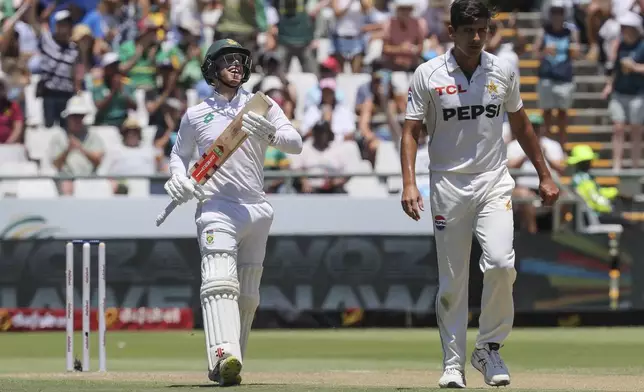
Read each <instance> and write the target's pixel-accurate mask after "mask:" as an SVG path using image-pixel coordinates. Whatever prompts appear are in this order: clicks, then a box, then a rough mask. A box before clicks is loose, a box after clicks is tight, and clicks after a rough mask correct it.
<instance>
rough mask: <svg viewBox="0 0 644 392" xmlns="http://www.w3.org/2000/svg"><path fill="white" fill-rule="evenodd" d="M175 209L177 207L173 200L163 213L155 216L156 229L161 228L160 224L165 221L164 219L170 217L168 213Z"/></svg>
mask: <svg viewBox="0 0 644 392" xmlns="http://www.w3.org/2000/svg"><path fill="white" fill-rule="evenodd" d="M176 207H177V203H175V202H174V200H173V201H171V202H170V204H168V205H167V206H166V208H165V209H164V210H163V211H161V213H160V214H159V216H157V220H156V222H157V227H159V226H161V224H162V223H163V222H164V221H165V218H167V217H168V215H170V213H171V212H172V211H174V209H175V208H176Z"/></svg>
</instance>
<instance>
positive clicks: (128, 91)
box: [91, 52, 137, 127]
mask: <svg viewBox="0 0 644 392" xmlns="http://www.w3.org/2000/svg"><path fill="white" fill-rule="evenodd" d="M119 64H120V62H119V56H118V55H117V54H116V53H112V52H111V53H106V54H105V55H103V58H102V60H101V67H103V78H102V79H96V80H94V84H93V86H92V88H91V92H92V97H93V99H94V104H95V105H96V117H95V119H94V124H95V125H113V126H115V127H120V126H121V125H122V124H123V121H125V119H126V118H127V114H128V109H132V110H136V107H137V105H136V100H135V98H134V88H133V87H132V82H131V81H130V79H128V78H126V77H124V76H123V75H121V74H120V73H119Z"/></svg>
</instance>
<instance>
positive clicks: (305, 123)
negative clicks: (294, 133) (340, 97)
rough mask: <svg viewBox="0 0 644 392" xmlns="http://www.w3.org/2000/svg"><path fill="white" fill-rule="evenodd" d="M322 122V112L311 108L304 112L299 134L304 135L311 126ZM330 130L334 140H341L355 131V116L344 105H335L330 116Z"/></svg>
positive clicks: (317, 108) (316, 108)
mask: <svg viewBox="0 0 644 392" xmlns="http://www.w3.org/2000/svg"><path fill="white" fill-rule="evenodd" d="M320 120H322V110H320V108H319V107H317V106H311V107H309V109H308V110H307V111H306V112H304V117H303V119H302V126H301V127H300V134H301V135H306V134H307V133H309V131H311V129H313V126H314V125H315V124H317V123H318V122H319V121H320ZM331 130H332V131H333V134H334V135H335V139H336V140H342V139H344V137H345V136H346V135H349V134H352V133H354V132H355V131H356V114H355V112H354V111H353V110H352V109H349V108H348V107H346V106H345V105H336V106H335V108H334V109H333V114H332V116H331Z"/></svg>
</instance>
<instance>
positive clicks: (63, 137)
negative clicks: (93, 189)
mask: <svg viewBox="0 0 644 392" xmlns="http://www.w3.org/2000/svg"><path fill="white" fill-rule="evenodd" d="M641 3H644V0H545V1H543V2H535V3H534V4H531V5H528V8H530V9H531V10H539V9H541V10H542V25H543V27H542V28H541V29H539V32H538V33H537V34H536V36H535V37H534V39H533V40H532V39H530V40H529V39H528V38H527V37H525V36H524V35H522V34H521V31H520V30H519V29H518V27H517V23H516V22H517V13H516V12H514V13H512V14H511V16H510V17H509V18H508V19H505V21H501V20H496V21H495V23H494V24H493V25H492V26H491V28H490V33H489V35H488V37H487V41H486V50H488V51H490V52H492V53H495V54H496V55H497V56H499V57H502V58H504V59H506V60H508V61H510V62H511V63H512V64H513V65H514V66H515V68H516V71H517V74H519V73H520V72H519V71H520V70H519V58H520V57H525V56H524V54H526V53H528V54H529V52H528V51H529V50H531V52H533V55H534V58H535V59H538V60H539V67H538V74H539V82H538V86H537V92H538V102H539V107H540V108H541V109H542V110H543V111H542V115H539V116H533V123H534V124H535V126H536V128H535V129H537V130H538V132H539V134H540V135H541V140H542V145H543V148H544V151H546V156H547V158H548V163H549V165H550V167H551V168H552V169H553V170H554V171H555V172H556V173H559V174H561V173H563V171H564V170H565V167H566V162H567V161H569V159H570V158H567V157H566V154H565V152H564V149H563V146H564V144H565V142H566V140H567V139H566V137H567V136H566V135H567V133H566V127H567V124H568V116H567V115H566V113H567V109H569V108H570V107H571V105H572V102H573V93H574V91H575V83H574V82H573V77H574V72H573V64H572V62H573V60H575V59H580V58H582V57H585V58H586V59H588V60H591V61H596V62H597V66H598V70H603V71H600V72H605V73H606V74H609V75H611V76H610V78H609V82H608V84H607V85H606V88H605V89H604V97H605V98H606V99H609V97H610V106H609V109H610V115H611V118H612V121H613V123H614V135H613V146H614V154H615V156H614V159H613V163H614V168H615V169H616V170H619V169H620V167H621V164H620V162H621V154H622V153H621V151H622V149H623V145H624V139H625V137H626V136H627V135H628V136H630V137H631V143H632V144H633V145H637V146H638V148H636V149H635V150H636V151H637V153H635V154H633V156H632V160H633V166H637V165H638V164H639V152H640V150H641V147H639V143H641V133H642V124H643V123H644V110H643V109H644V107H643V106H644V104H643V102H644V82H643V78H644V76H642V75H643V73H642V67H643V66H644V44H643V43H642V28H643V26H644V25H643V23H642V17H641V12H642V10H644V7H642V4H641ZM448 7H449V0H141V1H133V0H99V1H96V0H94V1H91V0H67V1H61V0H58V1H56V0H54V1H51V0H25V1H21V0H13V1H12V0H5V1H3V2H0V11H1V12H0V20H1V21H2V35H1V36H0V55H1V79H0V80H1V83H0V105H2V106H3V108H2V110H0V147H7V146H8V145H16V146H20V145H24V146H26V148H25V149H24V150H23V154H25V157H26V158H25V159H23V157H22V156H19V155H20V153H17V154H16V153H14V157H18V158H16V159H17V160H19V161H24V162H23V163H21V165H22V167H30V169H29V170H26V169H25V170H23V171H19V172H20V173H24V174H27V175H28V174H38V173H44V174H56V173H59V174H62V175H66V176H69V177H74V176H92V175H96V174H98V175H102V176H108V177H109V176H128V175H129V176H141V175H143V176H145V175H154V174H159V173H167V172H168V169H167V159H168V156H169V154H170V151H171V149H172V146H173V141H174V140H175V138H176V132H177V130H178V124H179V121H180V119H181V116H182V114H183V113H184V111H185V110H186V108H187V106H188V105H193V104H196V103H197V102H199V101H200V100H202V99H204V98H206V97H208V96H209V95H210V94H211V93H212V87H211V86H209V85H207V84H206V83H205V82H204V80H203V78H202V76H201V70H200V65H201V59H202V56H203V55H204V54H205V51H206V49H207V48H208V46H209V44H210V43H211V42H213V40H215V39H219V38H229V39H234V40H236V41H238V42H240V43H241V44H242V45H244V46H245V47H247V48H249V49H250V50H251V53H252V54H253V72H254V74H253V77H252V78H251V80H250V81H249V82H247V83H246V85H245V88H247V89H250V90H252V91H259V90H261V91H263V92H265V93H266V94H268V95H269V96H271V97H272V98H273V99H274V100H275V101H276V102H277V103H278V104H279V105H280V106H281V107H282V109H283V110H284V112H285V113H286V114H287V116H288V117H289V118H291V119H292V120H293V123H294V125H295V126H296V128H297V129H298V130H299V131H300V133H301V134H302V135H303V137H304V138H305V147H304V150H303V152H302V154H301V155H299V156H287V155H285V154H283V153H280V152H279V151H277V150H275V149H269V151H268V152H267V155H266V161H265V167H266V169H267V170H286V169H288V170H294V171H298V172H303V173H315V174H316V175H320V174H322V175H323V174H331V175H334V176H337V175H341V174H343V173H356V172H367V173H369V172H374V171H375V172H378V173H382V172H388V173H393V174H396V173H395V170H394V168H395V167H396V165H398V166H399V162H398V158H397V148H398V143H397V142H398V139H399V136H400V129H401V124H402V119H403V117H404V112H405V105H406V102H407V90H408V85H409V80H410V77H411V75H412V73H413V71H414V70H415V68H416V67H417V66H418V65H419V64H421V63H422V62H424V61H427V60H429V59H431V58H433V57H435V56H438V55H440V54H443V53H445V52H446V51H447V50H449V49H450V47H451V43H450V39H449V35H448V32H447V25H448V21H449V13H448ZM508 32H511V33H510V34H507V33H508ZM528 41H530V42H528ZM529 44H532V45H531V46H532V49H530V46H529ZM553 128H556V129H558V132H557V133H556V134H555V133H551V130H552V129H553ZM504 135H505V137H506V140H507V142H508V158H509V162H508V164H509V165H510V166H511V167H513V168H521V169H524V170H527V171H528V172H530V171H531V170H534V169H533V168H531V164H530V162H529V160H527V159H526V156H525V153H523V151H522V150H521V148H520V146H519V145H518V143H516V142H514V141H513V140H512V136H511V132H509V126H507V127H506V129H504ZM426 143H427V135H426V136H425V140H424V141H423V143H422V144H421V148H420V149H419V153H418V159H417V163H418V166H419V170H421V171H426V169H427V165H428V161H429V157H428V156H427V148H426ZM2 151H4V152H2ZM7 151H9V149H8V148H0V153H2V154H4V155H3V157H5V158H6V157H8V156H9V155H11V153H9V152H7ZM5 163H6V159H5ZM34 165H35V166H34ZM3 166H4V167H5V169H4V170H2V169H1V168H0V175H2V174H5V175H6V174H7V173H8V172H10V171H13V173H12V174H15V167H16V166H15V165H14V166H11V167H10V168H7V165H3ZM351 180H352V179H350V178H349V177H345V178H342V177H340V178H339V177H332V178H331V177H330V178H324V177H316V178H307V177H306V176H304V177H300V178H297V179H296V180H295V181H286V180H285V179H283V178H278V179H276V178H270V179H267V181H266V191H267V192H303V193H337V192H341V193H343V192H348V193H355V194H364V193H370V194H373V193H378V192H381V193H383V194H387V193H392V192H397V191H398V190H399V189H400V186H401V184H400V183H399V182H398V180H399V176H398V177H397V176H395V175H394V176H391V177H389V178H388V179H379V178H378V177H373V178H370V179H367V178H360V179H356V180H355V181H351ZM535 180H536V179H535V178H534V177H530V176H526V177H524V178H522V179H521V181H519V182H518V183H517V185H518V186H517V191H516V192H517V194H518V195H519V196H521V195H524V196H525V195H530V194H534V190H535V187H536V182H535ZM75 183H76V182H75V181H73V180H72V179H63V180H60V181H56V182H55V191H56V192H57V193H58V194H61V195H73V194H79V191H78V189H75V186H74V184H75ZM128 188H129V185H128V182H127V181H120V180H119V181H116V180H115V181H112V182H111V183H110V190H109V191H110V192H114V193H116V194H127V193H128V192H129V190H128ZM422 191H423V192H424V193H425V194H426V193H427V192H428V189H426V188H425V189H423V190H422ZM3 193H4V194H5V195H8V194H9V193H10V192H6V190H5V191H4V192H3ZM526 214H528V215H526V216H532V215H534V211H532V212H529V213H526ZM530 214H532V215H530ZM528 221H529V220H528ZM530 225H531V223H528V226H530ZM530 227H532V226H530Z"/></svg>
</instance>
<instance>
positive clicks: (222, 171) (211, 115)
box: [170, 88, 302, 203]
mask: <svg viewBox="0 0 644 392" xmlns="http://www.w3.org/2000/svg"><path fill="white" fill-rule="evenodd" d="M253 95H254V94H252V93H249V92H247V91H245V90H243V89H241V88H240V89H239V91H238V92H237V95H236V96H235V97H234V98H233V99H232V100H231V101H230V102H229V101H228V100H227V99H226V98H224V97H223V96H221V95H219V94H218V93H216V92H215V94H214V95H213V96H212V97H210V98H207V99H206V100H204V101H203V102H201V103H200V104H198V105H195V106H192V107H190V108H188V110H187V111H186V113H185V114H184V115H183V117H182V118H181V125H180V126H179V132H178V134H177V140H176V143H175V145H174V147H173V148H172V153H171V154H170V173H171V174H175V173H182V174H187V173H188V168H189V164H190V161H191V159H192V157H193V154H194V151H195V146H197V148H198V150H199V155H202V154H203V153H204V152H205V151H206V150H207V149H208V148H209V147H210V146H211V145H212V143H213V142H214V141H215V140H216V139H217V137H219V135H221V133H222V132H223V131H224V130H225V129H226V127H227V126H228V124H230V123H231V122H232V121H233V119H234V118H235V116H237V113H239V112H240V111H241V110H242V109H243V108H244V106H245V105H246V103H247V102H248V101H249V100H250V99H251V98H252V97H253ZM269 99H270V97H269ZM271 101H272V102H273V106H272V107H271V109H270V110H269V111H268V114H267V115H266V119H267V120H268V121H270V122H271V123H272V124H273V125H275V127H276V128H277V132H276V134H275V136H276V142H275V147H276V148H277V149H279V150H280V151H283V152H285V153H287V154H299V153H300V152H301V151H302V137H301V136H300V134H299V133H298V132H297V130H295V128H293V125H291V122H290V121H289V120H288V119H287V118H286V116H285V115H284V112H283V111H282V109H281V108H280V107H279V105H278V104H277V103H275V101H273V100H272V99H271ZM267 147H268V146H267V145H265V144H262V143H260V142H258V141H257V140H255V139H254V138H253V137H249V138H247V139H246V141H245V142H244V143H243V144H242V145H241V146H240V147H239V148H238V149H237V151H235V152H234V153H233V154H232V155H231V156H230V157H229V158H228V160H227V161H226V162H225V163H224V164H223V165H222V166H221V168H219V170H217V172H216V173H215V174H214V175H213V176H212V178H211V179H210V180H208V182H206V184H204V186H203V190H204V191H205V192H206V194H207V195H209V196H211V197H212V198H214V199H219V200H222V199H223V200H228V201H232V202H238V203H260V202H262V201H265V200H266V194H265V193H264V155H265V154H266V148H267Z"/></svg>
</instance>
